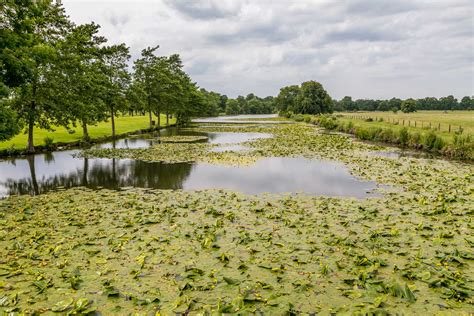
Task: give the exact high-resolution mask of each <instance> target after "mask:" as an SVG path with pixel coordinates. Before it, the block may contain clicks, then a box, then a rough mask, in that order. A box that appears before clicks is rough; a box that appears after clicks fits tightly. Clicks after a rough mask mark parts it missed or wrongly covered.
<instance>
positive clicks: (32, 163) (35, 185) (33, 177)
mask: <svg viewBox="0 0 474 316" xmlns="http://www.w3.org/2000/svg"><path fill="white" fill-rule="evenodd" d="M26 160H28V166H29V167H30V177H31V184H32V186H33V191H32V192H33V193H34V194H35V195H37V194H39V188H38V182H37V181H36V170H35V156H34V155H28V157H27V158H26Z"/></svg>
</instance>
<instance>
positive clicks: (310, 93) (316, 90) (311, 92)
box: [276, 81, 333, 114]
mask: <svg viewBox="0 0 474 316" xmlns="http://www.w3.org/2000/svg"><path fill="white" fill-rule="evenodd" d="M276 104H277V107H278V109H279V110H280V112H283V113H284V112H288V111H291V112H293V113H299V114H320V113H332V110H333V109H332V107H333V102H332V99H331V97H330V96H329V94H328V93H327V92H326V90H324V88H323V86H322V85H321V84H320V83H319V82H316V81H306V82H303V83H302V84H301V86H295V85H294V86H288V87H284V88H281V89H280V93H279V94H278V97H277V98H276Z"/></svg>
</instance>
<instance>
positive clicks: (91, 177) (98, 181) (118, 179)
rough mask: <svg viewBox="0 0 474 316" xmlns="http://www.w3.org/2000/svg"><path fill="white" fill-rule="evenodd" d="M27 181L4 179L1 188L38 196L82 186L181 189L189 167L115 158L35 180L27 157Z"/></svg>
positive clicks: (32, 158) (94, 161) (184, 164)
mask: <svg viewBox="0 0 474 316" xmlns="http://www.w3.org/2000/svg"><path fill="white" fill-rule="evenodd" d="M27 159H28V164H29V168H30V175H31V176H30V178H23V179H7V180H6V181H5V182H4V183H2V185H4V186H5V187H6V188H7V189H8V192H9V194H10V195H15V194H32V195H33V194H40V193H44V192H47V191H50V190H54V189H56V188H57V187H64V188H71V187H76V186H85V187H89V188H97V187H104V188H110V189H118V188H120V187H128V186H134V187H142V188H158V189H180V188H182V187H183V182H184V181H185V180H186V178H187V177H188V176H189V174H190V172H191V168H192V164H188V163H177V164H164V163H160V162H152V163H149V162H144V161H134V160H116V159H106V160H105V159H84V160H83V161H84V164H83V167H82V168H79V169H77V170H76V171H74V172H70V173H69V174H66V173H62V174H61V173H60V171H59V172H58V173H57V174H54V175H51V176H49V177H44V178H43V179H41V180H40V181H38V180H37V178H36V170H35V163H34V156H29V157H28V158H27Z"/></svg>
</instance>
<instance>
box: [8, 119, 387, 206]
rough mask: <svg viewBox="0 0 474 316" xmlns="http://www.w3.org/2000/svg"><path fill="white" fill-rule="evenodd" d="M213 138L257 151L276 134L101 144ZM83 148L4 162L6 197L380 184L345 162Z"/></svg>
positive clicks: (228, 146) (360, 191)
mask: <svg viewBox="0 0 474 316" xmlns="http://www.w3.org/2000/svg"><path fill="white" fill-rule="evenodd" d="M170 135H197V136H207V137H208V139H207V140H204V142H208V143H211V144H218V145H220V146H218V147H215V148H214V149H213V150H215V151H225V150H231V151H238V150H251V148H248V147H245V146H243V145H242V144H241V143H242V142H246V141H249V140H253V139H257V138H267V137H272V135H271V134H266V133H229V132H225V133H221V132H219V133H204V132H197V131H193V130H178V129H175V128H171V129H167V130H163V131H160V132H156V133H150V134H143V135H134V136H130V137H127V138H124V139H120V140H117V141H115V142H107V143H104V144H99V145H95V146H96V147H99V148H146V147H149V146H152V145H154V144H156V143H158V142H159V136H170ZM78 152H79V150H68V151H57V152H52V153H48V154H38V155H32V156H28V157H22V158H16V159H5V160H0V197H6V196H8V195H17V194H31V195H36V194H42V193H45V192H48V191H51V190H56V189H58V188H71V187H77V186H85V187H89V188H101V187H104V188H110V189H120V188H122V187H130V186H132V187H142V188H156V189H184V190H194V189H212V188H218V189H231V190H236V191H240V192H244V193H249V194H259V193H263V192H271V193H287V192H291V193H295V192H303V193H306V194H311V195H327V196H353V197H358V198H363V197H367V196H371V193H370V192H372V191H373V190H374V189H376V188H377V187H378V186H377V184H376V183H375V182H371V181H361V180H359V179H357V178H355V177H354V176H352V175H351V174H350V173H349V171H348V170H347V168H346V167H345V166H344V165H343V164H342V163H337V162H331V161H318V160H309V159H304V158H266V159H262V160H259V161H258V162H257V163H256V164H254V165H250V166H245V167H243V166H241V167H234V166H222V165H214V164H207V163H161V162H144V161H138V160H131V159H96V158H75V157H73V155H74V154H76V153H78Z"/></svg>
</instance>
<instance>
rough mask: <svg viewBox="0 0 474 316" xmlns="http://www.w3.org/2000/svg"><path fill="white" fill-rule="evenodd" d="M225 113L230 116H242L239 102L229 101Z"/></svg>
mask: <svg viewBox="0 0 474 316" xmlns="http://www.w3.org/2000/svg"><path fill="white" fill-rule="evenodd" d="M225 113H226V114H228V115H236V114H240V107H239V102H238V101H237V100H234V99H229V100H227V106H226V109H225Z"/></svg>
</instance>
